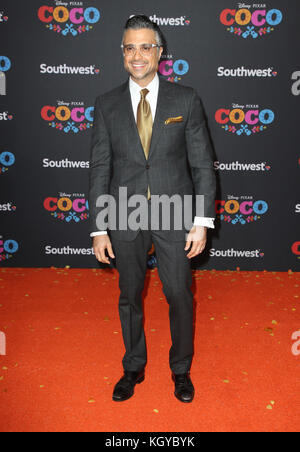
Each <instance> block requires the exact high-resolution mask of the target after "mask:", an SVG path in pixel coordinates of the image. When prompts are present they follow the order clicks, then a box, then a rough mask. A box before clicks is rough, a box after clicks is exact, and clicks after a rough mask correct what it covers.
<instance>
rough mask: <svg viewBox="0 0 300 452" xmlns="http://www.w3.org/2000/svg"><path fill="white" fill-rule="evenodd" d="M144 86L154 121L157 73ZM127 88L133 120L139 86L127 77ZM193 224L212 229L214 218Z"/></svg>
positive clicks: (198, 218)
mask: <svg viewBox="0 0 300 452" xmlns="http://www.w3.org/2000/svg"><path fill="white" fill-rule="evenodd" d="M145 88H147V89H148V91H149V93H148V94H147V101H148V102H149V104H150V107H151V112H152V118H153V121H154V119H155V114H156V107H157V98H158V90H159V77H158V75H157V74H156V76H155V77H154V79H153V80H152V82H150V83H149V85H148V86H146V87H145ZM129 90H130V96H131V102H132V108H133V113H134V117H135V121H136V119H137V110H138V105H139V103H140V100H141V87H140V85H138V84H137V83H136V82H134V81H133V80H132V78H131V77H130V79H129ZM194 226H205V227H207V228H213V229H214V227H215V226H214V218H207V217H195V218H194ZM104 234H107V232H106V231H98V232H92V233H91V237H95V236H97V235H104Z"/></svg>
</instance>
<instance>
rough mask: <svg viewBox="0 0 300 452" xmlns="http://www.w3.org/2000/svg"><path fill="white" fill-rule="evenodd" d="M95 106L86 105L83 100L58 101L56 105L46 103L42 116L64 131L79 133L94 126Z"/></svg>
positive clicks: (57, 128) (54, 126) (52, 125)
mask: <svg viewBox="0 0 300 452" xmlns="http://www.w3.org/2000/svg"><path fill="white" fill-rule="evenodd" d="M93 113H94V107H85V106H84V103H83V102H60V101H59V102H57V105H56V106H53V105H45V106H44V107H42V109H41V118H42V119H43V120H44V121H47V122H48V124H49V126H50V127H52V128H54V129H56V130H60V131H62V132H64V133H71V132H73V133H75V134H77V133H79V132H82V131H85V130H87V129H90V128H91V127H92V126H93V120H94V118H93Z"/></svg>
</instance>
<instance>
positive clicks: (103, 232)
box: [90, 231, 107, 237]
mask: <svg viewBox="0 0 300 452" xmlns="http://www.w3.org/2000/svg"><path fill="white" fill-rule="evenodd" d="M97 235H107V231H98V232H92V233H91V234H90V237H97Z"/></svg>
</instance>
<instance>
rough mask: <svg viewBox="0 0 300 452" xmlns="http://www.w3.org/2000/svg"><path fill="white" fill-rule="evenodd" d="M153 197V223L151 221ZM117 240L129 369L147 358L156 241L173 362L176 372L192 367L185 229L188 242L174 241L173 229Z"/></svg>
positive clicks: (126, 367) (138, 366)
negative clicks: (146, 294)
mask: <svg viewBox="0 0 300 452" xmlns="http://www.w3.org/2000/svg"><path fill="white" fill-rule="evenodd" d="M150 203H151V201H149V225H150ZM110 238H111V242H112V246H113V250H114V253H115V257H116V267H117V270H118V272H119V287H120V299H119V315H120V321H121V325H122V333H123V340H124V345H125V349H126V353H125V356H124V358H123V367H124V370H130V371H140V370H142V369H143V368H144V367H145V365H146V362H147V350H146V341H145V332H144V326H143V320H144V313H143V301H142V292H143V289H144V284H145V276H146V271H147V259H148V252H149V251H150V249H151V246H152V243H153V244H154V246H155V252H156V258H157V262H158V273H159V277H160V279H161V282H162V285H163V292H164V295H165V297H166V299H167V302H168V304H169V318H170V330H171V339H172V347H171V349H170V355H169V364H170V368H171V370H172V371H173V372H174V373H176V374H180V373H186V372H188V371H189V370H190V367H191V363H192V358H193V354H194V344H193V337H194V331H193V317H194V316H193V293H192V291H191V286H192V272H191V263H190V260H189V259H188V258H187V257H186V255H187V254H188V251H185V250H184V248H185V243H186V242H185V234H183V240H182V241H177V242H174V241H170V240H168V231H151V230H150V227H149V229H148V230H141V231H139V233H138V235H137V237H136V238H135V240H133V241H122V240H117V239H116V238H115V237H114V235H113V234H111V237H110Z"/></svg>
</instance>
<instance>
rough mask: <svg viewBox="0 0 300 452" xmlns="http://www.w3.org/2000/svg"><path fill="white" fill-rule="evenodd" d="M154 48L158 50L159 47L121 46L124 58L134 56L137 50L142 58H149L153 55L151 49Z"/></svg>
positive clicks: (151, 45) (145, 45) (154, 45)
mask: <svg viewBox="0 0 300 452" xmlns="http://www.w3.org/2000/svg"><path fill="white" fill-rule="evenodd" d="M156 47H157V48H159V47H160V46H159V45H157V44H141V45H139V46H136V45H134V44H126V45H122V46H121V48H122V49H123V52H124V55H125V56H133V55H135V54H136V52H137V50H139V52H140V54H141V55H142V56H150V55H152V53H153V49H155V48H156Z"/></svg>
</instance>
